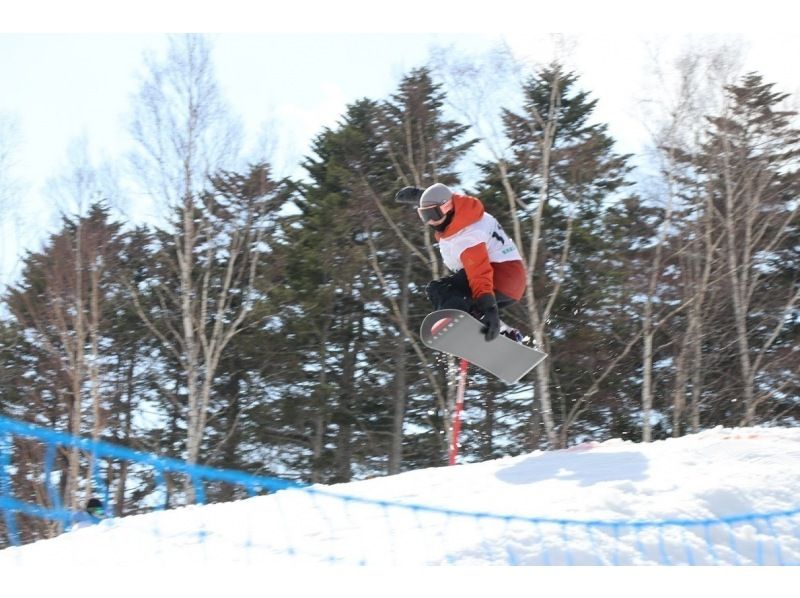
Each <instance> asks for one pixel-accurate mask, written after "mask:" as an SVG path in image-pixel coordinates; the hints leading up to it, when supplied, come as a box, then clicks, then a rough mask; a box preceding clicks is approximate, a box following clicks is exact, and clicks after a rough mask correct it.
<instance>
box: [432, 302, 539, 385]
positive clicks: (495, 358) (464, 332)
mask: <svg viewBox="0 0 800 598" xmlns="http://www.w3.org/2000/svg"><path fill="white" fill-rule="evenodd" d="M483 328H484V324H483V323H482V322H480V321H479V320H478V319H476V318H474V317H473V316H471V315H470V314H468V313H467V312H465V311H461V310H459V309H441V310H439V311H435V312H433V313H430V314H428V315H427V316H425V319H424V320H423V321H422V327H421V328H420V337H421V338H422V342H423V343H425V345H426V346H428V347H430V348H431V349H436V350H437V351H442V352H443V353H448V354H450V355H455V356H456V357H461V358H462V359H466V360H467V361H468V362H469V363H473V364H475V365H476V366H478V367H479V368H481V369H484V370H486V371H487V372H489V373H491V374H494V375H495V376H497V377H498V378H500V380H502V381H503V382H505V383H506V384H514V383H515V382H517V381H518V380H519V379H520V378H522V377H523V376H524V375H525V374H527V373H528V372H529V371H531V370H532V369H533V368H534V367H536V366H537V365H538V364H539V363H540V362H541V361H542V360H543V359H544V358H545V357H547V354H546V353H542V352H541V351H539V350H537V349H534V348H533V347H528V346H527V345H523V344H522V343H517V342H515V341H512V340H511V339H510V338H508V337H506V336H503V335H502V334H501V335H499V336H498V337H497V338H496V339H494V340H492V341H487V340H486V338H485V337H484V333H483V332H482V330H483Z"/></svg>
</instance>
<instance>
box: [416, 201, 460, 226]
mask: <svg viewBox="0 0 800 598" xmlns="http://www.w3.org/2000/svg"><path fill="white" fill-rule="evenodd" d="M452 209H453V202H452V201H446V202H444V203H443V204H441V205H433V206H422V207H421V208H417V214H419V217H420V218H421V219H422V221H423V222H424V223H425V224H427V223H428V222H436V221H438V220H441V219H442V218H444V216H445V214H447V213H448V212H449V211H450V210H452Z"/></svg>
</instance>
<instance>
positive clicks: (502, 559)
mask: <svg viewBox="0 0 800 598" xmlns="http://www.w3.org/2000/svg"><path fill="white" fill-rule="evenodd" d="M798 497H800V429H790V428H739V429H723V428H716V429H713V430H707V431H704V432H701V433H698V434H694V435H690V436H685V437H682V438H676V439H669V440H663V441H657V442H652V443H648V444H644V443H636V442H631V441H623V440H609V441H606V442H602V443H597V442H591V443H586V444H582V445H579V446H575V447H572V448H569V449H566V450H560V451H549V452H544V451H536V452H533V453H529V454H525V455H520V456H517V457H508V458H503V459H497V460H494V461H488V462H484V463H474V464H467V465H461V466H457V467H439V468H431V469H425V470H417V471H410V472H407V473H402V474H399V475H395V476H389V477H382V478H373V479H368V480H363V481H358V482H352V483H349V484H338V485H333V486H321V485H318V486H313V487H311V488H309V489H290V490H283V491H280V492H277V493H275V494H271V495H267V496H258V497H254V498H250V499H246V500H241V501H237V502H232V503H225V504H213V505H205V506H191V507H185V508H179V509H175V510H172V511H166V512H156V513H150V514H146V515H138V516H132V517H126V518H121V519H117V520H109V521H105V522H103V523H102V524H100V525H97V526H95V527H92V528H88V529H81V530H76V531H73V532H69V533H65V534H63V535H61V536H59V537H57V538H54V539H52V540H46V541H41V542H37V543H35V544H32V545H28V546H23V547H19V548H9V549H6V550H3V551H0V571H7V570H9V568H10V567H11V566H13V565H17V566H23V567H24V566H26V565H34V564H35V565H37V566H41V564H42V563H55V562H57V563H60V564H62V565H63V564H65V563H67V564H69V565H71V566H73V565H74V566H78V567H89V568H90V569H91V570H92V571H95V570H97V569H98V568H103V567H105V566H120V565H122V566H125V567H131V566H136V567H148V566H150V567H161V568H163V567H164V566H178V567H180V566H187V565H194V566H197V565H201V564H202V563H204V562H206V563H215V564H234V565H244V566H246V565H257V566H258V567H263V566H265V564H269V563H272V564H282V563H285V564H310V563H320V562H322V563H344V564H367V565H373V564H376V565H389V564H400V565H420V564H470V565H482V564H521V565H527V564H556V565H560V564H654V563H660V564H671V563H686V562H688V563H689V564H727V563H732V564H798V563H800V534H798V530H800V514H798V512H797V511H796V510H797V509H798V507H800V498H798ZM476 514H477V515H476ZM753 514H759V515H762V514H775V515H773V516H771V517H768V518H766V519H760V518H758V517H756V518H753V517H750V515H753ZM740 516H741V517H740ZM726 518H733V519H732V520H726ZM720 519H723V520H725V521H723V522H719V521H718V520H720ZM692 522H700V523H697V524H694V523H692ZM631 524H633V525H631Z"/></svg>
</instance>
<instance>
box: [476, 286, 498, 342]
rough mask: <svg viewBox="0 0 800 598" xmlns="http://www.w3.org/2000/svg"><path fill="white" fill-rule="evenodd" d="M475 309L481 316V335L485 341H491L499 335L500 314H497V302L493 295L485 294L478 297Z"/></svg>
mask: <svg viewBox="0 0 800 598" xmlns="http://www.w3.org/2000/svg"><path fill="white" fill-rule="evenodd" d="M475 307H477V308H478V310H479V311H480V312H481V313H482V314H483V318H481V321H482V322H483V323H484V327H483V333H484V334H485V335H486V340H487V341H493V340H494V339H496V338H497V335H498V334H500V314H499V313H498V312H497V301H495V298H494V295H491V294H489V293H486V294H485V295H481V296H480V297H478V299H477V301H475Z"/></svg>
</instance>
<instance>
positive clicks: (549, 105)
mask: <svg viewBox="0 0 800 598" xmlns="http://www.w3.org/2000/svg"><path fill="white" fill-rule="evenodd" d="M695 58H696V60H694V61H690V60H686V61H684V62H683V63H682V70H681V71H680V77H678V79H677V80H676V86H677V87H676V88H675V89H674V90H673V91H674V94H673V96H672V97H673V98H674V100H673V101H671V104H670V105H669V106H668V109H665V110H664V111H663V116H662V117H661V118H660V119H658V121H657V122H655V121H654V127H653V144H652V153H651V154H650V155H648V156H646V158H647V160H648V164H651V165H653V172H654V174H652V175H651V176H643V175H642V174H641V167H640V164H641V162H642V160H643V159H644V158H645V157H644V156H635V155H631V154H622V153H619V152H618V150H617V149H616V147H617V142H616V140H615V139H614V138H613V137H612V136H611V134H610V133H609V127H608V126H607V124H606V123H602V122H598V120H597V119H596V117H595V111H596V105H597V98H595V97H594V95H593V93H592V91H591V89H586V88H585V87H584V86H583V84H582V81H581V76H580V73H578V72H575V71H572V70H569V69H567V68H565V67H564V65H562V64H560V63H558V62H553V63H550V64H546V65H544V66H538V67H536V68H530V69H527V70H526V71H525V72H524V73H523V75H522V76H521V77H520V78H519V80H518V86H517V89H516V92H517V93H518V98H519V101H511V100H510V99H509V103H508V104H506V105H504V104H502V103H501V104H498V105H491V106H489V105H486V104H485V103H484V100H485V98H486V95H482V94H481V93H480V92H481V90H482V89H483V88H482V87H481V79H480V73H475V72H472V71H470V69H466V68H462V67H463V65H461V67H460V66H459V64H458V63H457V61H454V62H451V63H449V64H448V65H446V66H449V68H443V65H442V64H440V63H437V64H431V65H421V66H419V67H418V68H415V69H412V70H411V71H409V72H407V73H406V74H404V75H403V76H402V77H401V79H400V81H399V84H398V85H397V88H396V89H395V90H394V92H393V93H392V94H391V95H389V96H388V97H385V98H362V99H359V100H358V101H355V102H353V103H352V104H350V105H348V106H347V109H346V111H345V113H343V114H342V115H341V117H340V119H339V121H338V122H337V124H336V126H334V127H330V128H325V129H323V130H322V131H320V132H319V133H318V134H317V135H316V136H315V137H314V138H313V140H312V141H311V145H310V150H309V151H308V153H307V155H306V157H305V158H304V159H303V161H302V164H301V165H300V166H301V168H302V171H303V176H298V177H279V176H277V175H276V174H275V172H276V171H275V169H274V167H273V166H272V165H271V164H270V163H269V162H266V161H258V162H255V163H249V164H247V165H246V166H243V167H241V168H238V169H233V170H231V169H227V168H221V167H220V164H222V163H223V161H222V159H221V158H222V157H223V156H225V155H226V154H228V153H230V152H231V151H234V150H233V149H232V148H233V141H232V139H233V138H234V137H235V135H234V132H233V131H232V129H231V127H230V123H229V122H228V121H227V120H226V118H225V117H224V114H223V112H224V110H223V107H224V105H223V102H222V92H221V89H220V87H219V84H218V83H217V81H216V79H215V75H214V68H213V47H212V46H211V45H210V43H209V42H208V41H207V40H206V39H205V38H204V37H203V36H193V35H187V36H178V37H175V38H173V39H171V43H170V50H169V52H168V53H167V55H166V56H165V57H163V58H162V59H160V60H153V61H151V62H150V63H148V67H149V71H148V75H147V77H145V78H144V79H143V81H142V82H141V87H140V89H139V91H138V95H137V96H136V98H135V101H134V105H133V108H132V110H131V115H130V126H129V131H130V136H131V142H132V144H133V145H134V146H135V151H134V152H133V153H132V155H131V163H132V165H133V166H134V167H135V168H134V172H135V173H136V175H137V180H136V184H137V189H138V190H139V192H140V193H142V194H146V195H147V196H148V197H149V198H151V200H152V201H153V202H154V204H155V205H157V206H158V207H159V209H160V213H161V215H162V216H161V218H160V219H158V221H157V222H148V223H144V222H138V221H136V220H135V219H130V218H128V219H126V218H125V217H123V216H122V214H121V213H120V212H119V211H118V210H115V209H114V206H115V205H117V203H118V201H119V200H120V198H119V197H118V196H117V195H116V194H119V193H124V191H121V190H120V189H121V187H120V186H115V185H109V184H108V183H107V181H106V180H104V179H102V178H101V177H99V176H98V175H97V173H96V172H94V171H92V169H91V168H86V167H76V169H75V171H74V172H72V173H70V175H69V176H66V177H64V179H63V180H62V181H61V187H60V192H61V193H63V194H65V195H67V196H68V197H69V198H71V201H72V202H73V204H74V205H77V206H80V209H78V210H74V211H70V212H66V211H65V212H64V213H63V215H62V218H61V222H60V226H59V227H58V229H57V230H55V231H53V232H52V233H51V234H50V235H49V236H48V238H47V239H46V240H45V242H44V243H43V244H42V245H41V247H40V248H37V249H36V250H31V251H28V252H27V253H26V254H25V255H24V257H23V258H22V263H23V267H22V269H21V273H20V276H19V277H18V279H17V280H15V281H13V282H12V283H11V284H9V285H8V286H7V287H6V288H5V289H3V292H2V306H3V307H2V311H1V312H0V313H2V319H0V415H3V416H5V417H9V418H14V419H19V420H23V421H26V422H30V423H35V424H38V425H41V426H45V427H48V428H51V429H55V430H59V431H64V432H68V433H71V434H75V435H81V436H84V437H87V438H93V439H99V440H104V441H107V442H111V443H115V444H119V445H122V446H126V447H130V448H134V449H137V450H141V451H146V452H149V453H154V454H158V455H163V456H170V457H174V458H179V459H183V460H186V461H188V462H189V463H197V464H205V465H209V466H213V467H224V468H230V469H236V470H241V471H245V472H250V473H257V474H260V475H269V476H279V477H282V478H286V479H292V480H299V481H303V482H309V483H325V484H330V483H339V482H347V481H351V480H357V479H365V478H369V477H373V476H384V475H392V474H396V473H399V472H403V471H408V470H413V469H418V468H427V467H436V466H442V465H445V464H446V463H447V447H448V443H449V440H450V434H451V425H450V424H451V415H452V412H453V406H454V400H455V388H456V378H457V373H456V369H457V368H456V363H455V360H454V359H448V358H445V357H444V356H443V355H437V354H435V353H433V352H431V351H430V350H428V349H426V348H425V347H424V346H423V345H422V344H421V342H420V339H419V336H418V331H419V325H420V323H421V321H422V319H423V318H424V316H425V315H426V314H427V313H428V312H429V311H430V305H429V304H428V301H427V299H426V297H425V293H424V287H425V285H426V284H427V283H428V282H429V281H431V280H433V279H436V278H439V277H441V276H444V275H445V274H447V272H446V270H445V267H444V266H443V264H442V263H441V261H440V258H439V255H438V252H437V251H436V247H435V239H434V238H433V236H432V235H431V232H430V230H428V229H426V227H424V226H423V225H422V223H421V222H420V220H419V218H418V216H417V214H416V211H415V210H414V209H413V207H409V206H408V205H404V204H400V203H396V202H395V201H394V195H395V193H396V192H397V191H398V190H399V189H400V188H401V187H404V186H406V185H414V186H418V187H423V188H424V187H426V186H428V185H431V184H433V183H436V182H441V183H445V184H447V185H449V186H451V187H452V188H453V189H454V190H456V191H457V192H459V193H465V194H469V195H472V196H475V197H477V198H479V199H480V200H481V201H482V202H483V203H484V205H485V206H486V209H487V210H488V211H489V212H490V213H492V214H493V215H494V216H495V217H496V218H497V219H498V220H499V221H500V222H501V223H502V225H503V227H504V229H505V230H506V231H507V232H508V233H509V234H510V235H511V237H512V238H513V239H514V241H515V242H516V244H517V246H518V247H519V248H520V251H521V253H522V255H523V257H524V261H525V266H526V269H527V273H528V287H527V289H526V294H525V296H524V297H523V299H522V300H521V301H520V302H519V303H518V304H517V305H515V306H514V307H513V308H512V309H511V310H510V311H508V312H506V313H505V315H504V319H506V321H508V322H509V324H512V325H514V326H516V327H518V328H520V329H521V330H523V331H525V332H526V333H527V334H529V335H530V336H531V338H532V340H533V342H534V343H535V345H536V346H537V347H540V348H541V349H542V350H544V351H545V352H546V353H547V354H548V358H547V359H546V360H545V361H544V362H542V364H540V365H539V366H537V367H536V368H535V369H534V370H533V371H531V372H530V373H529V374H528V375H527V376H526V377H524V378H523V379H522V380H521V381H520V382H519V383H518V384H516V385H512V386H508V385H505V384H503V383H502V382H499V381H498V380H496V379H494V378H493V377H492V376H490V375H487V374H485V373H484V372H482V371H480V370H478V369H475V368H473V369H470V373H469V386H468V389H467V394H466V400H465V413H464V423H463V426H462V430H461V449H460V453H461V458H462V460H463V461H464V462H475V461H483V460H488V459H494V458H499V457H503V456H508V455H518V454H521V453H524V452H530V451H533V450H555V449H561V448H566V447H569V446H572V445H575V444H578V443H580V442H585V441H589V440H605V439H609V438H621V439H625V440H632V441H637V442H650V441H655V440H658V439H663V438H667V437H676V436H681V435H685V434H690V433H693V432H697V431H699V430H703V429H707V428H712V427H715V426H725V427H737V426H794V425H797V423H798V419H799V418H800V342H798V341H799V340H800V313H799V310H798V303H800V284H798V277H799V276H800V272H799V271H798V269H799V268H800V218H799V217H798V205H800V128H798V119H797V114H796V112H795V111H793V110H792V109H791V102H792V101H794V98H792V97H791V95H790V94H788V93H785V92H783V91H782V90H780V89H779V87H778V86H777V85H776V84H774V83H773V82H770V81H767V80H765V79H764V78H763V77H762V76H761V75H760V74H759V73H758V72H749V73H744V74H738V73H737V74H736V75H735V76H727V75H728V74H727V73H721V72H716V71H713V69H714V65H715V64H718V61H717V62H715V61H713V60H710V59H709V57H707V56H699V57H695ZM487 84H488V83H487ZM465 91H468V92H472V94H471V95H470V94H469V93H466V94H465V93H464V92H465ZM454 106H455V107H456V108H459V109H458V110H456V109H454ZM488 120H493V122H494V126H493V127H492V128H491V132H488V131H490V128H489V127H487V126H485V123H486V122H487V121H488ZM0 167H2V161H0ZM14 442H15V446H14V451H13V455H14V459H15V461H14V463H13V468H12V476H11V478H12V479H11V483H12V485H13V489H14V493H15V495H16V496H17V497H18V498H19V499H21V500H27V501H30V502H32V503H36V504H43V505H44V504H47V503H48V501H49V500H50V498H49V497H48V496H47V493H46V492H44V490H43V487H42V484H41V479H42V470H43V467H44V460H45V456H44V454H43V448H42V447H41V446H39V445H36V444H35V443H32V442H30V443H28V442H26V441H24V440H22V439H15V441H14ZM93 467H95V465H94V464H92V463H91V456H90V455H85V454H81V453H80V452H79V451H66V450H65V451H63V453H59V454H58V455H57V457H56V461H55V470H54V471H52V472H49V473H50V475H52V476H55V477H56V479H57V480H58V487H59V492H60V493H61V500H62V501H63V504H65V505H67V506H69V507H71V508H80V505H82V504H83V502H84V501H85V499H86V498H87V497H88V496H90V495H96V494H104V493H106V494H107V495H108V496H110V497H111V502H112V504H113V508H114V514H115V515H118V516H122V515H127V514H132V513H139V512H144V511H147V510H148V508H149V506H148V505H149V504H150V503H149V502H148V497H149V496H150V494H151V493H152V492H153V488H154V484H155V481H154V480H153V479H152V476H148V475H147V474H144V473H142V472H140V471H135V470H130V469H129V468H128V467H127V466H126V464H125V463H123V462H113V461H109V462H107V463H103V464H102V465H101V470H102V472H103V483H104V484H105V487H104V488H98V487H96V486H97V480H96V477H95V476H93V475H92V473H91V472H92V470H93V469H92V468H93ZM170 493H171V496H170V501H171V504H175V505H180V504H185V503H186V502H190V501H191V492H190V491H188V490H187V489H186V488H184V487H182V482H181V480H179V479H176V480H173V483H172V486H171V489H170ZM235 497H236V496H235V493H233V492H232V491H231V490H230V489H226V488H219V489H216V490H214V491H211V492H210V493H209V499H213V500H228V499H232V498H235ZM2 525H3V524H2V522H0V531H1V530H2ZM23 533H24V535H25V537H26V538H27V539H35V538H40V537H48V536H49V535H52V534H54V533H57V530H54V529H53V524H52V523H47V522H39V521H35V520H30V521H28V522H27V527H26V529H24V530H23ZM2 537H3V534H2V533H0V538H2ZM1 542H2V540H0V545H2V544H1Z"/></svg>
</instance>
